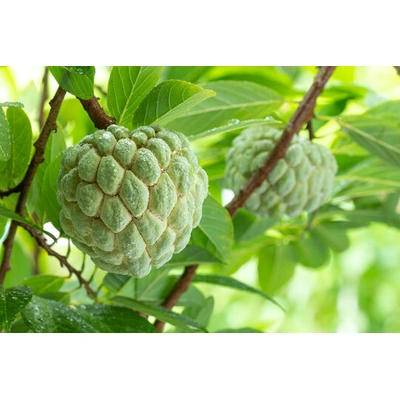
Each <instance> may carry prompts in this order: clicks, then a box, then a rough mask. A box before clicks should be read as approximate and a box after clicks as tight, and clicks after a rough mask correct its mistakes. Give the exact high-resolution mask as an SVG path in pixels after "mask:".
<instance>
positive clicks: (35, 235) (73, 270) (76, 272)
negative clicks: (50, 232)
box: [18, 223, 97, 298]
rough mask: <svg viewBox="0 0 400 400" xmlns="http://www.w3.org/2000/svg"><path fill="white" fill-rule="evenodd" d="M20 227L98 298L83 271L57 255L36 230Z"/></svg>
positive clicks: (87, 291) (90, 294)
mask: <svg viewBox="0 0 400 400" xmlns="http://www.w3.org/2000/svg"><path fill="white" fill-rule="evenodd" d="M18 225H20V226H22V227H23V228H24V229H25V230H26V231H27V232H29V234H30V235H31V236H32V237H33V238H34V239H35V240H36V243H37V244H38V246H40V247H42V248H43V249H44V250H46V252H47V254H49V255H50V256H53V257H55V258H57V260H58V261H59V262H60V264H61V266H64V267H66V268H67V269H68V271H69V272H70V273H71V274H74V275H75V276H76V277H77V278H78V281H79V284H80V285H81V286H83V287H84V288H85V290H86V293H87V294H88V295H89V296H90V297H92V298H96V297H97V292H95V291H94V290H93V289H92V288H91V287H90V286H89V283H90V282H88V281H86V280H85V279H84V278H83V277H82V272H83V271H79V270H77V269H76V268H74V267H73V266H72V265H71V264H70V263H69V262H68V260H67V257H65V256H62V255H61V254H59V253H57V252H56V251H55V250H53V249H52V248H51V247H50V246H49V244H48V243H47V242H46V239H45V238H44V237H43V236H42V235H41V234H39V233H38V232H36V230H35V229H34V228H32V227H31V226H29V225H26V224H23V223H18Z"/></svg>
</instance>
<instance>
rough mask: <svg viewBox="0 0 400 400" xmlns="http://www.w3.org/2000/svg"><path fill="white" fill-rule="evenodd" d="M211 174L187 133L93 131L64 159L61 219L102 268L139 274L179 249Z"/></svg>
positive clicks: (122, 129) (118, 128)
mask: <svg viewBox="0 0 400 400" xmlns="http://www.w3.org/2000/svg"><path fill="white" fill-rule="evenodd" d="M207 193H208V179H207V175H206V173H205V172H204V170H203V169H202V168H201V167H200V166H199V165H198V162H197V158H196V156H195V154H194V153H193V152H192V150H191V149H190V148H189V142H188V140H187V139H186V137H185V136H184V135H183V134H182V133H180V132H175V131H171V130H168V129H164V128H161V127H158V126H143V127H140V128H137V129H135V130H134V131H129V130H128V129H127V128H125V127H123V126H118V125H111V126H109V127H108V128H107V129H106V130H98V131H96V132H94V133H93V134H91V135H88V136H86V137H85V138H83V139H82V140H81V141H80V142H79V144H77V145H75V146H72V147H69V148H67V149H66V150H65V151H64V152H63V154H62V156H61V169H60V173H59V176H58V180H57V199H58V202H59V203H60V204H61V207H62V210H61V212H60V223H61V226H62V229H63V230H64V232H65V233H66V234H67V235H68V236H69V237H71V239H72V241H73V243H74V244H75V246H76V247H78V248H79V249H80V250H82V251H83V252H85V253H86V254H88V255H89V256H90V257H91V259H92V260H93V262H94V263H95V264H96V265H97V266H98V267H99V268H101V269H104V270H106V271H110V272H114V273H118V274H123V275H133V276H136V277H143V276H145V275H147V274H148V273H149V272H150V270H151V268H152V267H154V268H158V267H161V266H162V265H164V264H165V263H166V262H167V261H169V260H170V259H171V257H172V255H173V254H174V253H179V252H180V251H182V250H183V249H184V248H185V247H186V245H187V243H188V241H189V239H190V234H191V232H192V230H193V228H195V227H196V226H197V225H198V224H199V222H200V219H201V214H202V204H203V201H204V199H205V197H206V196H207Z"/></svg>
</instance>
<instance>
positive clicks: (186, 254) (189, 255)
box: [163, 244, 221, 267]
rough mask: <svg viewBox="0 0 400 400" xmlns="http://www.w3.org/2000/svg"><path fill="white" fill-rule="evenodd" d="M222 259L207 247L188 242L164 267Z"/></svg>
mask: <svg viewBox="0 0 400 400" xmlns="http://www.w3.org/2000/svg"><path fill="white" fill-rule="evenodd" d="M220 262H221V261H220V260H219V259H218V258H217V257H215V256H214V255H213V254H211V253H210V252H209V251H207V250H206V249H203V248H201V247H198V246H193V245H190V244H188V245H187V246H186V247H185V248H184V249H183V250H182V251H181V252H180V253H178V254H174V255H173V257H172V258H171V260H169V261H168V262H167V263H165V264H164V266H163V267H179V266H181V265H191V264H202V263H208V264H210V263H212V264H214V263H220Z"/></svg>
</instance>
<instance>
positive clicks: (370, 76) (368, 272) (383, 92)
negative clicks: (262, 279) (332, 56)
mask: <svg viewBox="0 0 400 400" xmlns="http://www.w3.org/2000/svg"><path fill="white" fill-rule="evenodd" d="M262 68H264V67H257V68H256V69H255V70H253V72H254V71H257V73H256V74H253V72H252V73H248V71H249V70H248V69H247V70H246V68H243V67H236V68H233V67H231V69H230V71H231V74H232V77H235V79H237V78H238V77H239V76H241V75H243V79H249V77H250V78H251V77H253V78H254V76H256V77H257V79H258V81H259V82H260V80H263V84H265V85H267V86H268V85H269V86H270V87H271V88H272V89H274V90H277V91H279V92H280V93H282V95H284V91H285V87H287V85H286V84H287V83H285V82H284V81H283V80H282V81H281V82H279V81H277V80H274V79H273V78H275V77H276V76H277V75H273V74H272V73H271V74H270V76H271V78H269V75H268V73H265V74H264V73H261V72H260V71H267V72H268V69H265V70H262ZM285 68H286V69H285V70H284V71H285V75H282V76H289V74H290V73H293V76H292V82H294V86H293V87H292V88H294V89H295V90H296V91H298V93H299V98H301V93H302V92H303V91H304V90H306V89H307V88H308V87H309V85H310V81H311V79H312V76H313V75H314V74H315V68H313V67H302V68H295V67H285ZM223 70H224V67H221V68H220V69H218V68H215V69H213V70H211V71H210V72H209V74H208V76H207V77H208V79H218V76H219V75H218V74H221V73H222V72H221V71H223ZM272 70H274V71H276V70H277V69H276V68H272V67H271V71H272ZM188 71H189V73H188V78H187V79H188V80H191V79H193V80H195V79H196V77H195V76H190V68H188ZM291 71H292V72H291ZM224 73H226V71H224ZM257 74H258V75H257ZM108 75H109V68H107V67H96V78H95V82H96V85H98V86H97V89H96V90H97V92H96V95H98V96H99V97H100V99H101V98H102V96H104V91H106V89H107V88H106V85H107V79H108ZM42 76H43V67H25V66H24V67H0V102H5V101H19V102H22V103H23V104H24V106H25V107H24V110H25V112H26V113H27V114H28V115H29V117H30V118H31V121H32V124H33V130H34V134H37V132H38V131H39V126H38V122H37V119H38V108H39V102H40V94H41V81H42ZM251 79H252V78H251ZM268 79H270V81H268ZM332 80H333V81H335V80H336V81H338V82H341V84H343V85H346V84H351V85H357V86H358V87H360V88H363V89H365V90H366V92H365V93H366V94H365V95H364V96H362V97H361V98H357V96H355V98H354V100H350V101H348V102H347V104H346V107H345V110H344V112H343V113H345V114H346V113H360V112H363V110H365V109H367V108H368V107H371V106H374V105H376V104H379V103H380V102H382V101H384V100H390V99H400V79H399V77H398V76H397V75H396V71H395V70H394V68H393V67H361V66H360V67H340V68H338V69H337V70H336V72H335V73H334V75H333V77H332ZM285 85H286V86H285ZM56 87H57V84H56V82H55V80H54V79H52V78H51V79H50V87H49V93H50V97H51V96H52V93H54V91H55V89H56ZM290 96H291V97H292V98H295V97H296V95H295V94H293V93H291V94H290ZM62 110H63V111H62V113H61V115H60V119H62V118H64V119H65V121H64V123H62V126H63V129H65V130H66V131H68V133H69V134H70V135H76V136H75V137H78V136H80V135H82V136H83V134H82V133H81V131H79V130H77V129H76V126H75V125H74V123H73V122H71V123H68V122H66V121H67V120H68V118H69V115H72V114H73V115H74V117H76V115H78V114H79V115H80V116H81V117H80V123H81V124H82V123H83V124H84V125H86V126H87V128H88V130H90V129H92V127H93V124H92V123H91V121H90V120H89V119H88V117H87V115H85V112H84V111H83V110H82V108H81V107H80V104H79V102H78V101H77V100H76V99H74V98H72V96H70V95H67V97H66V101H65V104H64V105H63V109H62ZM292 111H293V109H292V108H290V107H289V109H288V113H291V112H292ZM71 121H73V119H71ZM35 124H36V125H35ZM329 130H330V124H329V123H328V124H326V125H325V127H324V128H323V129H321V133H322V134H323V133H324V132H325V131H326V132H329ZM200 162H201V160H200ZM349 239H350V246H349V247H348V249H347V250H345V251H344V252H342V253H340V254H333V253H332V256H331V257H330V260H329V263H327V264H326V265H324V266H323V267H322V268H319V269H315V270H314V269H307V268H304V267H302V266H296V269H295V274H294V277H293V278H292V279H291V280H290V281H289V282H288V283H287V284H285V285H284V286H283V287H282V288H280V289H279V290H278V291H277V292H276V293H274V297H275V298H276V300H278V301H279V303H280V304H282V305H283V306H284V307H285V308H286V310H287V313H284V312H283V311H282V310H280V309H279V308H278V307H276V306H275V305H273V304H272V303H270V302H267V301H265V300H263V299H262V298H260V297H258V296H256V295H251V294H249V293H242V292H238V291H233V290H230V289H225V288H220V287H217V286H210V285H205V284H201V283H196V284H195V285H196V286H198V287H199V288H200V289H201V291H202V292H203V293H205V294H206V295H212V296H214V304H215V305H214V313H213V315H212V317H211V320H210V323H209V326H208V329H209V331H218V330H220V329H223V328H226V327H227V326H228V327H230V328H232V329H234V328H241V327H243V326H248V327H252V328H255V329H258V330H261V331H265V332H400V313H399V311H398V309H399V307H400V265H399V264H400V231H399V230H397V229H395V228H391V227H388V226H386V225H382V224H378V223H373V224H371V225H370V226H369V227H368V228H362V229H353V230H351V231H350V232H349ZM64 245H65V243H64ZM16 246H17V247H16V250H14V253H13V257H19V259H20V262H19V264H20V265H21V268H19V269H18V270H17V269H13V270H12V271H11V272H10V273H9V274H8V275H7V279H6V285H7V286H11V285H13V284H18V283H19V282H20V281H21V280H23V278H24V277H25V276H27V274H30V273H31V266H30V264H31V262H32V259H33V254H34V251H35V247H34V245H33V243H32V240H31V239H30V238H29V237H28V236H27V235H24V234H20V235H19V236H18V241H17V243H16ZM60 246H63V244H62V243H60ZM73 256H74V255H73ZM77 256H78V254H77ZM87 264H88V265H89V267H87V271H85V273H86V274H88V275H90V274H91V265H92V264H91V262H90V261H89V260H88V261H87ZM40 271H41V272H43V273H52V274H60V275H65V273H64V271H63V270H61V269H60V268H59V265H58V264H57V262H56V261H54V260H53V259H51V258H47V257H46V256H45V254H42V256H41V257H40ZM103 276H104V274H103V272H102V271H99V273H97V275H96V280H97V281H98V282H99V283H100V282H101V280H102V277H103ZM233 276H234V277H235V278H237V279H239V280H241V281H243V282H245V283H247V284H249V285H252V286H254V287H258V277H257V263H256V260H250V261H249V262H247V263H246V264H245V265H244V266H243V267H242V268H240V269H239V270H238V271H237V272H236V273H235V274H234V275H233ZM72 286H73V285H72ZM75 286H76V285H75ZM74 296H75V297H74ZM74 298H75V299H76V301H78V299H79V301H80V302H81V301H84V300H83V299H84V296H83V294H82V295H80V290H78V291H75V292H74V294H73V297H72V299H74Z"/></svg>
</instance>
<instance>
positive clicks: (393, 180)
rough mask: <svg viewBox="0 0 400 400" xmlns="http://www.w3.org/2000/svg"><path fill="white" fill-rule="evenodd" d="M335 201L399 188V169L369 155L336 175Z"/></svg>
mask: <svg viewBox="0 0 400 400" xmlns="http://www.w3.org/2000/svg"><path fill="white" fill-rule="evenodd" d="M337 182H338V183H337V184H336V193H335V196H334V199H335V201H336V202H337V201H342V200H348V199H352V198H356V197H362V196H371V195H380V194H382V193H388V192H393V191H396V190H398V189H400V169H399V168H398V167H394V166H393V165H391V164H388V163H386V162H385V161H383V160H381V159H377V158H375V157H370V158H368V159H367V160H365V161H362V162H360V163H358V164H357V165H355V166H354V167H353V168H350V169H348V170H347V171H345V172H344V173H342V174H340V175H338V177H337Z"/></svg>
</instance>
